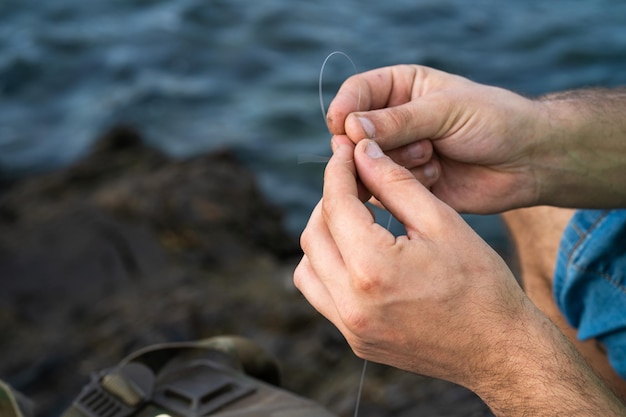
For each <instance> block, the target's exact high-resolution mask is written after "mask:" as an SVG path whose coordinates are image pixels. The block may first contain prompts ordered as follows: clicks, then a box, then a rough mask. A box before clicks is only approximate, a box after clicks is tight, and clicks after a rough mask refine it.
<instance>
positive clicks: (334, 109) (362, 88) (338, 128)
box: [327, 65, 423, 139]
mask: <svg viewBox="0 0 626 417" xmlns="http://www.w3.org/2000/svg"><path fill="white" fill-rule="evenodd" d="M420 68H423V67H418V66H415V65H397V66H393V67H385V68H378V69H375V70H371V71H367V72H364V73H362V74H357V75H354V76H352V77H350V78H348V79H347V80H346V81H345V82H344V84H343V85H342V86H341V88H340V89H339V91H338V92H337V95H336V96H335V98H334V99H333V101H332V103H331V104H330V106H329V108H328V117H327V118H328V120H327V122H328V127H329V129H330V131H331V132H332V133H333V134H336V135H340V134H344V133H346V130H345V126H344V124H345V121H346V117H347V116H348V115H349V114H350V113H353V112H359V111H368V110H373V109H382V108H385V107H389V106H396V105H399V104H403V103H406V102H408V101H410V99H411V95H412V90H413V84H414V82H415V80H416V74H417V73H418V72H420ZM363 137H367V135H365V136H361V138H363ZM351 138H352V137H351ZM352 139H355V138H352ZM359 139H360V138H359Z"/></svg>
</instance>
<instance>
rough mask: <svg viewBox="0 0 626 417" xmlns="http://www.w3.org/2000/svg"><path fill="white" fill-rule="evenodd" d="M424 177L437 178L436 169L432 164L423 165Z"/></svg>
mask: <svg viewBox="0 0 626 417" xmlns="http://www.w3.org/2000/svg"><path fill="white" fill-rule="evenodd" d="M423 172H424V175H425V176H426V177H427V178H435V177H436V176H437V167H436V166H435V164H433V163H432V162H430V163H428V164H426V165H424V169H423Z"/></svg>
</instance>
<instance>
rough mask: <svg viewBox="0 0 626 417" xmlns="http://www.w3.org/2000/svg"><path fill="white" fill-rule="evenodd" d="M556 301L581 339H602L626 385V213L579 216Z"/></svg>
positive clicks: (570, 228)
mask: <svg viewBox="0 0 626 417" xmlns="http://www.w3.org/2000/svg"><path fill="white" fill-rule="evenodd" d="M554 296H555V298H556V302H557V304H558V306H559V308H560V309H561V311H562V312H563V314H564V315H565V317H566V319H567V320H568V322H569V323H570V324H571V325H572V326H573V327H574V328H576V329H578V338H579V339H580V340H587V339H591V338H596V339H597V340H598V341H599V342H600V343H602V345H604V347H605V348H606V351H607V354H608V357H609V361H610V363H611V365H612V366H613V368H614V369H615V370H616V371H617V373H618V374H619V375H621V377H622V378H624V379H626V210H579V211H577V212H576V213H575V214H574V216H573V217H572V219H571V220H570V222H569V224H568V225H567V227H566V228H565V232H564V234H563V238H562V240H561V246H560V248H559V253H558V257H557V262H556V269H555V275H554Z"/></svg>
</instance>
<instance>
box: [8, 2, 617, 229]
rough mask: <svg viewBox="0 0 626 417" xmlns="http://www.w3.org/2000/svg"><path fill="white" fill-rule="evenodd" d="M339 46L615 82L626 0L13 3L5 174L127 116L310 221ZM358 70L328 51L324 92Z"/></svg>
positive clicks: (497, 71)
mask: <svg viewBox="0 0 626 417" xmlns="http://www.w3.org/2000/svg"><path fill="white" fill-rule="evenodd" d="M335 50H340V51H343V52H345V53H347V54H349V55H350V57H351V58H352V60H353V61H354V63H355V65H356V67H357V69H358V71H359V72H360V71H365V70H368V69H372V68H375V67H380V66H385V65H391V64H398V63H418V64H423V65H428V66H433V67H435V68H439V69H442V70H445V71H450V72H454V73H457V74H461V75H463V76H466V77H469V78H471V79H473V80H475V81H478V82H482V83H488V84H495V85H498V86H502V87H505V88H509V89H512V90H515V91H517V92H520V93H522V94H528V95H536V94H541V93H545V92H549V91H554V90H561V89H567V88H575V87H582V86H592V85H602V86H612V85H617V84H623V83H624V82H625V81H626V71H624V69H625V68H626V53H625V52H624V51H626V3H624V2H622V1H619V0H589V1H579V0H554V1H551V2H545V1H540V0H527V1H518V2H498V1H493V0H491V1H490V0H477V1H475V2H472V4H471V6H470V5H468V4H467V2H464V1H462V0H417V1H415V0H412V1H407V0H395V1H389V2H381V1H372V0H365V1H356V0H343V1H337V0H318V1H315V2H292V1H286V0H264V1H262V2H260V1H259V2H257V1H250V0H111V1H106V2H84V1H80V0H55V1H49V2H40V1H36V0H4V1H3V2H1V3H0V169H1V172H2V173H3V174H4V175H5V176H20V175H24V174H27V173H32V172H36V171H41V170H48V169H51V168H54V167H59V166H62V165H64V164H67V163H69V162H71V161H73V160H75V159H76V158H78V157H80V156H81V155H83V154H84V153H85V152H87V150H88V149H89V146H90V145H91V144H92V142H93V140H94V139H95V138H96V137H97V136H98V135H99V134H101V133H102V132H103V131H105V130H106V129H107V128H109V127H111V126H113V125H117V124H120V123H123V124H128V125H132V126H135V127H136V128H137V129H138V130H139V131H140V132H142V134H143V135H144V136H145V138H146V140H147V141H148V142H149V143H150V145H152V146H154V147H156V148H159V149H162V150H164V151H166V152H167V153H169V154H171V155H174V156H180V157H185V156H189V155H194V154H197V153H200V152H204V151H207V150H212V149H216V148H221V147H231V148H234V149H236V151H237V153H238V154H239V155H240V156H241V157H242V158H244V159H245V161H246V162H247V163H248V164H249V165H250V166H251V167H252V168H253V169H254V170H255V172H256V173H257V174H258V178H259V180H260V182H261V185H262V187H263V189H264V191H265V192H266V193H267V194H268V195H269V196H270V198H271V199H272V200H273V201H275V202H277V203H278V204H280V205H281V206H282V207H284V208H285V209H286V210H287V211H288V227H289V228H290V230H292V231H293V232H294V233H298V232H299V231H300V229H301V228H302V227H303V226H304V224H305V221H306V218H307V216H308V214H309V212H310V210H311V208H312V206H313V204H314V203H315V201H316V200H317V198H318V197H319V195H320V187H321V173H322V170H323V167H322V166H319V165H315V164H308V165H298V164H297V156H298V155H299V154H302V153H314V154H318V155H327V154H328V153H329V149H328V139H329V134H328V132H327V130H326V126H325V124H324V122H323V120H322V116H321V111H320V108H319V104H318V90H317V86H318V75H319V71H320V67H321V64H322V62H323V60H324V58H325V57H326V56H327V55H328V54H329V53H331V52H332V51H335ZM353 72H354V70H353V68H352V66H351V65H350V63H349V62H348V61H347V60H345V59H344V58H342V57H339V56H337V57H334V58H333V59H332V60H331V61H330V62H329V63H328V66H327V68H326V71H325V74H324V96H325V100H326V102H328V101H329V100H330V99H331V98H332V95H333V94H334V92H335V91H336V89H337V88H338V86H339V85H340V84H341V82H342V81H343V80H344V79H345V78H346V77H348V76H350V75H352V73H353ZM476 221H477V222H478V227H479V228H481V231H482V227H483V226H482V225H483V223H484V222H483V221H482V220H476ZM484 233H487V234H489V231H488V230H487V231H485V232H484ZM487 237H488V238H489V237H490V236H489V235H488V236H487ZM494 238H496V237H494Z"/></svg>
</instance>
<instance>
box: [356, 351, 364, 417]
mask: <svg viewBox="0 0 626 417" xmlns="http://www.w3.org/2000/svg"><path fill="white" fill-rule="evenodd" d="M366 369H367V359H363V369H362V370H361V379H360V380H359V390H358V391H357V393H356V404H355V405H354V417H359V407H360V406H361V394H362V393H363V383H364V382H365V370H366Z"/></svg>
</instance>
